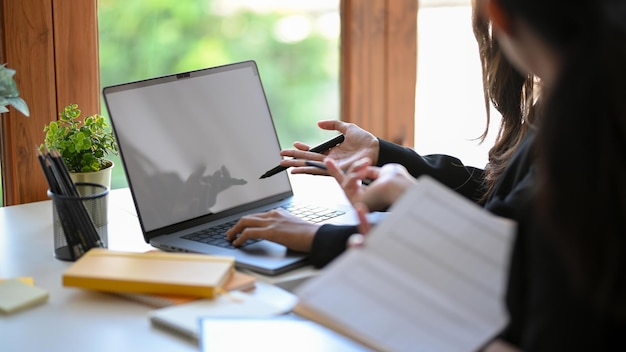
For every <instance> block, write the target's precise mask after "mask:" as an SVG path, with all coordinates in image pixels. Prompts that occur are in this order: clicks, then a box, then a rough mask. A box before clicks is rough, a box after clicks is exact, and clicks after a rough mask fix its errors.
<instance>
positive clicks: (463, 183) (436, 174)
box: [377, 139, 484, 202]
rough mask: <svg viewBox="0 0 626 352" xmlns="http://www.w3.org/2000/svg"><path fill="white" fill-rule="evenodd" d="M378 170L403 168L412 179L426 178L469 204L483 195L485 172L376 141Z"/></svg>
mask: <svg viewBox="0 0 626 352" xmlns="http://www.w3.org/2000/svg"><path fill="white" fill-rule="evenodd" d="M379 142H380V153H379V156H378V164H377V165H378V166H382V165H384V164H389V163H397V164H402V165H403V166H404V167H406V169H407V171H408V172H409V173H410V174H411V175H412V176H413V177H416V178H417V177H419V176H422V175H428V176H431V177H433V178H434V179H436V180H437V181H439V182H441V183H443V184H444V185H446V186H448V187H450V188H451V189H453V190H455V191H456V192H458V193H460V194H461V195H463V196H464V197H466V198H469V199H470V200H472V201H474V202H475V201H477V200H478V199H480V198H481V197H482V195H483V194H484V190H483V187H482V184H483V177H484V170H482V169H479V168H475V167H471V166H465V165H463V163H462V162H461V161H460V160H459V159H457V158H454V157H451V156H448V155H443V154H433V155H426V156H422V155H419V154H418V153H416V152H415V151H414V150H413V149H411V148H408V147H403V146H400V145H397V144H394V143H391V142H388V141H385V140H383V139H379Z"/></svg>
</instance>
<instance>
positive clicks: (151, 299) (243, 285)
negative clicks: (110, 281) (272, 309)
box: [115, 271, 256, 308]
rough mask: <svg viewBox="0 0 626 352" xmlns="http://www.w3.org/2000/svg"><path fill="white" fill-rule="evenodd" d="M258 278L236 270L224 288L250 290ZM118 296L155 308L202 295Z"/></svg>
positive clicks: (227, 289)
mask: <svg viewBox="0 0 626 352" xmlns="http://www.w3.org/2000/svg"><path fill="white" fill-rule="evenodd" d="M255 283H256V278H255V277H254V276H252V275H248V274H244V273H242V272H239V271H235V272H234V273H233V274H232V275H231V276H230V278H229V279H228V281H226V283H225V284H224V290H226V291H234V290H238V291H248V290H252V289H254V287H255ZM115 294H116V295H118V296H121V297H124V298H127V299H130V300H132V301H136V302H140V303H143V304H146V305H148V306H151V307H155V308H163V307H169V306H173V305H177V304H183V303H189V302H191V301H195V300H197V299H200V298H202V297H197V296H185V295H179V294H166V293H161V294H144V293H123V292H118V293H115Z"/></svg>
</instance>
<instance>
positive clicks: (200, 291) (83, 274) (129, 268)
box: [63, 248, 235, 298]
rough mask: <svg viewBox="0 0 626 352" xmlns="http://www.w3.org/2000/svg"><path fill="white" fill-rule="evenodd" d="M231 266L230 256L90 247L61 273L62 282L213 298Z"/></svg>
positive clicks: (96, 287)
mask: <svg viewBox="0 0 626 352" xmlns="http://www.w3.org/2000/svg"><path fill="white" fill-rule="evenodd" d="M234 267H235V260H234V258H232V257H223V256H209V255H204V254H192V253H170V252H153V251H151V252H145V253H134V252H119V251H112V250H108V249H104V248H93V249H91V250H89V251H88V252H87V253H85V254H84V255H83V256H82V257H81V258H79V259H78V260H77V261H76V262H75V263H74V264H72V266H70V267H69V268H68V269H67V270H66V271H65V272H64V273H63V286H67V287H78V288H83V289H90V290H98V291H106V292H128V293H150V294H155V293H156V294H176V295H185V296H196V297H205V298H213V297H215V295H216V294H217V292H218V291H219V290H220V289H222V288H223V286H224V284H225V283H226V281H227V280H228V279H229V278H230V276H231V274H232V273H233V272H234Z"/></svg>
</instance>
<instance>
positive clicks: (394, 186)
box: [324, 158, 416, 211]
mask: <svg viewBox="0 0 626 352" xmlns="http://www.w3.org/2000/svg"><path fill="white" fill-rule="evenodd" d="M324 164H325V165H326V168H327V170H328V173H329V174H330V175H331V176H333V177H334V178H335V179H336V180H337V182H339V184H340V185H341V188H342V189H343V191H344V193H345V194H346V197H347V198H348V199H349V200H350V202H351V203H352V205H355V204H357V203H363V204H364V205H365V206H366V207H367V208H368V209H369V210H372V211H379V210H385V209H387V208H388V207H389V206H390V205H391V204H393V203H394V202H395V201H396V200H397V199H398V198H400V196H401V195H402V194H403V193H404V192H405V191H406V190H407V189H408V188H409V187H411V185H413V184H414V183H415V182H416V180H415V178H413V176H411V175H410V174H409V173H408V171H407V170H406V168H405V167H404V166H402V165H400V164H386V165H384V166H382V167H375V166H371V164H372V162H371V160H370V159H368V158H363V159H361V160H358V161H356V162H354V163H353V164H352V166H350V168H349V169H348V171H347V172H345V173H344V172H343V170H341V169H340V167H339V165H338V164H337V162H336V161H334V160H333V159H330V158H326V159H325V161H324ZM364 180H366V181H368V182H369V184H368V185H367V186H365V185H364V184H363V181H364Z"/></svg>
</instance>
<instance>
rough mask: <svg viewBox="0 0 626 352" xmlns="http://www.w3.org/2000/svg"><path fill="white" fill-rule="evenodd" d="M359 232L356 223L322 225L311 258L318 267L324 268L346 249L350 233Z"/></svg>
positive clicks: (312, 248)
mask: <svg viewBox="0 0 626 352" xmlns="http://www.w3.org/2000/svg"><path fill="white" fill-rule="evenodd" d="M357 232H359V231H358V229H357V227H356V225H355V226H348V225H345V226H344V225H331V224H325V225H322V226H321V227H320V228H319V229H318V230H317V233H316V234H315V238H314V239H313V245H312V246H311V253H310V256H309V259H310V261H311V264H313V266H315V267H316V268H322V267H324V266H325V265H326V264H328V263H330V261H331V260H333V259H335V258H336V257H338V256H339V255H340V254H341V253H343V252H344V251H345V250H346V243H347V241H348V238H349V237H350V235H352V234H355V233H357Z"/></svg>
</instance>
